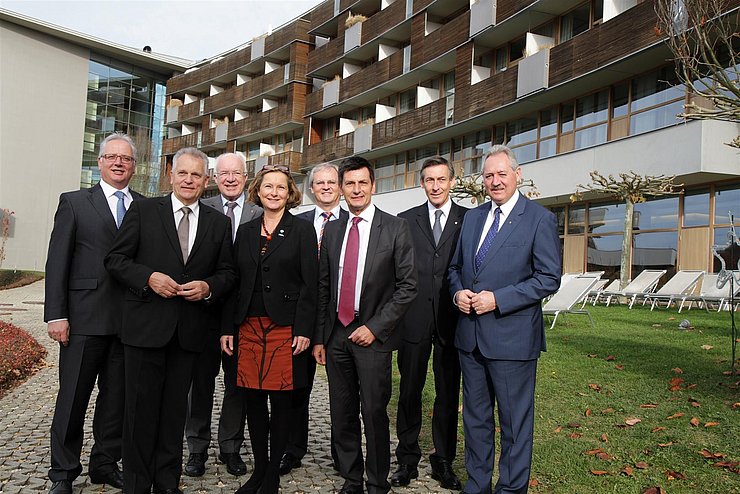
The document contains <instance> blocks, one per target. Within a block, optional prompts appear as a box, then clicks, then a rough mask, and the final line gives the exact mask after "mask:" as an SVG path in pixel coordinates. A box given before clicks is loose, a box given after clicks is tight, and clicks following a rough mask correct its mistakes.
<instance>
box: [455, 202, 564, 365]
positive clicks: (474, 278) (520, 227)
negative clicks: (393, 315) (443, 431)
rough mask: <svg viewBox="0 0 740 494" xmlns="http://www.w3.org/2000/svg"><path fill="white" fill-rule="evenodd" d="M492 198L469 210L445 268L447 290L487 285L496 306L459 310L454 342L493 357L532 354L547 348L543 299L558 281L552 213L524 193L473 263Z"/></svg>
mask: <svg viewBox="0 0 740 494" xmlns="http://www.w3.org/2000/svg"><path fill="white" fill-rule="evenodd" d="M491 204H492V203H491V202H487V203H485V204H482V205H481V206H478V207H477V208H475V209H472V210H470V211H468V213H467V214H466V215H465V220H464V221H463V226H462V231H461V232H460V240H459V241H458V243H457V249H456V251H455V254H454V256H453V258H452V264H451V265H450V269H449V279H450V295H452V296H454V294H455V293H456V292H457V291H458V290H462V289H464V288H467V289H469V290H472V291H473V292H476V293H477V292H480V291H483V290H488V291H491V292H493V294H494V296H495V297H496V305H497V307H496V309H495V310H493V311H491V312H487V313H485V314H483V315H476V314H474V313H472V314H467V315H466V314H463V313H460V318H459V320H458V324H457V333H456V335H455V346H456V347H457V348H459V349H460V350H463V351H465V352H472V351H473V349H475V347H476V345H477V346H478V348H479V349H480V352H481V354H483V356H484V357H486V358H489V359H497V360H532V359H536V358H538V357H539V355H540V352H541V351H544V350H545V330H544V326H543V321H542V307H541V303H542V299H543V298H545V297H547V296H548V295H550V294H551V293H555V292H556V291H557V289H558V286H559V285H560V251H559V249H558V247H559V245H560V240H559V239H558V230H557V224H556V221H555V216H554V215H553V214H552V213H551V212H550V211H548V210H547V209H545V208H544V207H542V206H540V205H539V204H537V203H535V202H532V201H530V200H529V199H527V198H526V197H524V196H521V197H519V199H518V201H517V203H516V204H515V205H514V209H513V210H512V211H511V214H509V216H508V218H507V219H506V222H505V224H504V225H501V228H500V230H499V233H498V235H496V238H495V239H494V241H493V244H491V247H490V249H489V250H488V253H487V254H486V257H485V259H484V260H483V263H482V264H481V266H480V268H479V269H478V270H476V269H475V266H474V264H475V254H476V251H477V250H478V242H479V240H480V238H481V235H482V234H483V226H484V224H485V221H486V216H488V214H489V213H490V210H491Z"/></svg>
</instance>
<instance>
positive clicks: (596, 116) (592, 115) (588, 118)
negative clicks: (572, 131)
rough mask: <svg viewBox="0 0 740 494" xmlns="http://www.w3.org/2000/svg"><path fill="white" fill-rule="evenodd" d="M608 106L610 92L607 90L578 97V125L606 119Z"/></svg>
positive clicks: (582, 125) (581, 125)
mask: <svg viewBox="0 0 740 494" xmlns="http://www.w3.org/2000/svg"><path fill="white" fill-rule="evenodd" d="M608 108H609V93H608V91H606V90H604V91H599V92H598V93H594V94H589V95H588V96H584V97H583V98H578V99H577V100H576V127H584V126H586V125H590V124H594V123H597V122H604V121H606V119H607V118H608V114H607V110H608Z"/></svg>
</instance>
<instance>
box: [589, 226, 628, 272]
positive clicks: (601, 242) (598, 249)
mask: <svg viewBox="0 0 740 494" xmlns="http://www.w3.org/2000/svg"><path fill="white" fill-rule="evenodd" d="M621 261H622V235H606V236H604V237H601V236H598V235H593V236H589V237H588V249H587V252H586V268H587V270H588V271H604V274H603V276H602V278H604V279H610V280H613V279H616V278H619V273H620V272H621V270H620V265H621Z"/></svg>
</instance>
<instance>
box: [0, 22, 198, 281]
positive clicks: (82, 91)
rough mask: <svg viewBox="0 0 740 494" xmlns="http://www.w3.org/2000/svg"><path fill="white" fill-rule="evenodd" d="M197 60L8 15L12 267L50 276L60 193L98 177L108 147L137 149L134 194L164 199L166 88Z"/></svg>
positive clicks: (2, 140) (5, 143)
mask: <svg viewBox="0 0 740 494" xmlns="http://www.w3.org/2000/svg"><path fill="white" fill-rule="evenodd" d="M190 64H191V62H188V61H185V60H180V59H175V58H172V57H167V56H163V55H158V54H153V53H150V52H146V51H143V50H139V49H133V48H129V47H125V46H122V45H117V44H115V43H111V42H108V41H104V40H101V39H98V38H93V37H90V36H87V35H84V34H81V33H77V32H73V31H70V30H67V29H64V28H60V27H58V26H53V25H51V24H48V23H44V22H41V21H38V20H35V19H31V18H29V17H26V16H23V15H20V14H16V13H14V12H11V11H8V10H4V9H0V208H2V209H7V210H9V211H12V212H13V213H14V214H13V215H12V216H11V222H10V231H9V236H8V239H7V242H6V244H5V260H4V261H3V262H2V268H4V269H28V270H38V271H43V270H44V266H45V264H46V255H47V248H48V244H49V236H50V234H51V228H52V226H53V217H54V212H55V211H56V207H57V203H58V198H59V195H60V194H61V193H62V192H65V191H69V190H75V189H79V188H80V187H90V186H92V185H94V184H96V183H97V182H98V181H99V179H100V175H99V171H98V168H97V155H98V151H99V144H100V142H101V141H102V140H103V139H104V138H105V136H106V135H108V134H110V133H111V132H114V131H122V132H126V133H127V134H129V135H130V136H131V137H132V138H133V139H134V141H135V142H136V144H137V147H138V156H137V170H136V175H135V176H134V178H133V179H132V182H131V187H132V188H134V189H135V190H137V191H139V192H141V193H143V194H146V195H156V194H158V193H159V174H160V170H161V166H160V164H161V158H160V156H161V145H162V139H163V137H164V136H163V132H164V103H165V83H166V81H167V79H169V78H171V77H172V76H173V74H175V73H177V72H182V71H183V70H185V68H186V67H187V66H189V65H190Z"/></svg>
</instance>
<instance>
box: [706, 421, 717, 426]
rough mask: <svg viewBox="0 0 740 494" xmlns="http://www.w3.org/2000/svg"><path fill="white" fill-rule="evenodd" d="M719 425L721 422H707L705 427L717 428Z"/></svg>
mask: <svg viewBox="0 0 740 494" xmlns="http://www.w3.org/2000/svg"><path fill="white" fill-rule="evenodd" d="M718 425H719V422H707V423H706V424H704V427H716V426H718Z"/></svg>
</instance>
